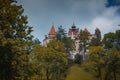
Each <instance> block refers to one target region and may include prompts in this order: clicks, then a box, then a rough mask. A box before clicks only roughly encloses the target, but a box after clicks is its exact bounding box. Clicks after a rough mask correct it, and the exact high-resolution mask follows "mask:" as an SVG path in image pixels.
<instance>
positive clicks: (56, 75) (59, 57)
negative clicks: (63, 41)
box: [33, 45, 67, 80]
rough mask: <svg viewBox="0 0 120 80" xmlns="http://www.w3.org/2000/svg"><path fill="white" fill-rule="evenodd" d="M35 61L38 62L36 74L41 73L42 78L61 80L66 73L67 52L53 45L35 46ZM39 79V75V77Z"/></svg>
mask: <svg viewBox="0 0 120 80" xmlns="http://www.w3.org/2000/svg"><path fill="white" fill-rule="evenodd" d="M34 53H35V54H34V58H33V63H34V61H35V62H36V64H35V65H36V66H38V67H36V68H35V70H37V73H35V74H36V75H41V78H40V79H41V80H43V79H46V80H61V79H62V78H64V76H65V75H66V74H65V72H66V65H67V58H66V56H65V54H64V53H63V52H61V51H57V49H56V48H55V49H54V47H53V46H49V47H42V46H40V45H37V46H36V47H35V48H34ZM38 79H39V77H38Z"/></svg>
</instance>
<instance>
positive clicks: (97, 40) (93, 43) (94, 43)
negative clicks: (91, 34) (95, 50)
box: [90, 28, 101, 46]
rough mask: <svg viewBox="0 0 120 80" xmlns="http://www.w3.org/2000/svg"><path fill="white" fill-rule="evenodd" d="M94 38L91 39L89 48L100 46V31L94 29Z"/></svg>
mask: <svg viewBox="0 0 120 80" xmlns="http://www.w3.org/2000/svg"><path fill="white" fill-rule="evenodd" d="M95 35H96V37H95V38H92V39H91V42H90V46H100V45H101V31H100V30H99V29H98V28H96V30H95Z"/></svg>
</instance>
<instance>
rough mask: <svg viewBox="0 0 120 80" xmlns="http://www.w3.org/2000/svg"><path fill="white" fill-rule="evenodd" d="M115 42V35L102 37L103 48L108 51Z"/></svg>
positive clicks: (110, 34) (109, 34) (108, 34)
mask: <svg viewBox="0 0 120 80" xmlns="http://www.w3.org/2000/svg"><path fill="white" fill-rule="evenodd" d="M114 40H115V33H111V32H109V33H107V34H105V35H104V38H103V46H104V48H105V49H110V48H112V47H113V46H114V45H113V42H114Z"/></svg>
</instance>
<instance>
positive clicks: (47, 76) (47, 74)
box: [46, 68, 49, 80]
mask: <svg viewBox="0 0 120 80" xmlns="http://www.w3.org/2000/svg"><path fill="white" fill-rule="evenodd" d="M46 80H49V71H48V68H46Z"/></svg>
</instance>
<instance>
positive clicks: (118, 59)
mask: <svg viewBox="0 0 120 80" xmlns="http://www.w3.org/2000/svg"><path fill="white" fill-rule="evenodd" d="M105 68H106V75H105V80H117V75H118V73H120V52H119V51H118V50H117V49H116V48H111V49H110V50H108V51H107V56H106V67H105Z"/></svg>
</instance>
